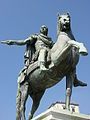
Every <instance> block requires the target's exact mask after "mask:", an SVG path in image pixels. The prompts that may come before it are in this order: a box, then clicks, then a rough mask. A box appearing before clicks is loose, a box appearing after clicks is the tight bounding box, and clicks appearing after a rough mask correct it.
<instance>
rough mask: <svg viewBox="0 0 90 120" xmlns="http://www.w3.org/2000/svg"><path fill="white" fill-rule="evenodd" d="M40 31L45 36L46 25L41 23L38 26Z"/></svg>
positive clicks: (46, 31) (46, 32)
mask: <svg viewBox="0 0 90 120" xmlns="http://www.w3.org/2000/svg"><path fill="white" fill-rule="evenodd" d="M40 33H42V34H43V35H46V36H47V34H48V28H47V26H45V25H42V26H41V28H40Z"/></svg>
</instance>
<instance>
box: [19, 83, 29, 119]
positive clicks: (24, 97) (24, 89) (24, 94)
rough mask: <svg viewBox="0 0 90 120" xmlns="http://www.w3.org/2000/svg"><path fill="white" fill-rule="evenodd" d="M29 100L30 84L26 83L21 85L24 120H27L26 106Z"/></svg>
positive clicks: (21, 111)
mask: <svg viewBox="0 0 90 120" xmlns="http://www.w3.org/2000/svg"><path fill="white" fill-rule="evenodd" d="M27 98H28V83H27V82H25V83H23V84H22V85H21V106H20V114H21V118H22V120H25V104H26V100H27Z"/></svg>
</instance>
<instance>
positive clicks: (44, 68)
mask: <svg viewBox="0 0 90 120" xmlns="http://www.w3.org/2000/svg"><path fill="white" fill-rule="evenodd" d="M40 70H42V71H47V70H48V69H47V68H46V67H45V62H41V63H40Z"/></svg>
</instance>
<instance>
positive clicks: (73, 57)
mask: <svg viewBox="0 0 90 120" xmlns="http://www.w3.org/2000/svg"><path fill="white" fill-rule="evenodd" d="M70 22H71V21H70V15H69V14H68V13H67V14H63V15H58V25H57V27H58V31H57V36H58V37H57V41H56V43H55V44H54V45H53V47H52V48H51V49H50V51H49V53H50V55H51V63H50V62H48V61H47V67H48V70H47V71H41V70H40V67H39V66H38V61H35V62H34V63H32V64H30V65H29V67H28V69H27V75H26V78H25V79H26V80H25V81H24V82H23V83H22V84H20V85H18V94H17V103H16V110H17V111H16V120H21V119H22V120H25V104H26V101H27V98H28V96H30V97H31V98H32V100H33V104H32V108H31V111H30V113H29V118H28V120H31V119H32V117H33V115H34V113H35V111H36V110H37V108H38V106H39V103H40V100H41V98H42V96H43V94H44V92H45V90H46V89H48V88H50V87H53V86H54V85H56V84H57V83H58V82H60V81H61V80H62V79H63V78H64V77H66V98H65V109H67V110H70V98H71V94H72V87H73V86H74V87H77V86H79V85H81V86H86V84H84V85H83V84H82V82H81V81H79V80H78V79H77V75H76V65H77V63H78V61H79V56H80V55H83V56H86V55H87V54H88V52H87V49H86V47H85V46H84V44H83V43H79V42H77V41H76V40H75V38H74V36H73V34H72V31H71V26H70ZM47 59H48V56H47Z"/></svg>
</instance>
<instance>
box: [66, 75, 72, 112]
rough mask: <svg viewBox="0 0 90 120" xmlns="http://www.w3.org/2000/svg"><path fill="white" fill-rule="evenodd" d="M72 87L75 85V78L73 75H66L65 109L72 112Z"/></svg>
mask: <svg viewBox="0 0 90 120" xmlns="http://www.w3.org/2000/svg"><path fill="white" fill-rule="evenodd" d="M72 85H73V77H72V75H70V74H68V75H66V101H65V109H67V110H70V100H71V94H72Z"/></svg>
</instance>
